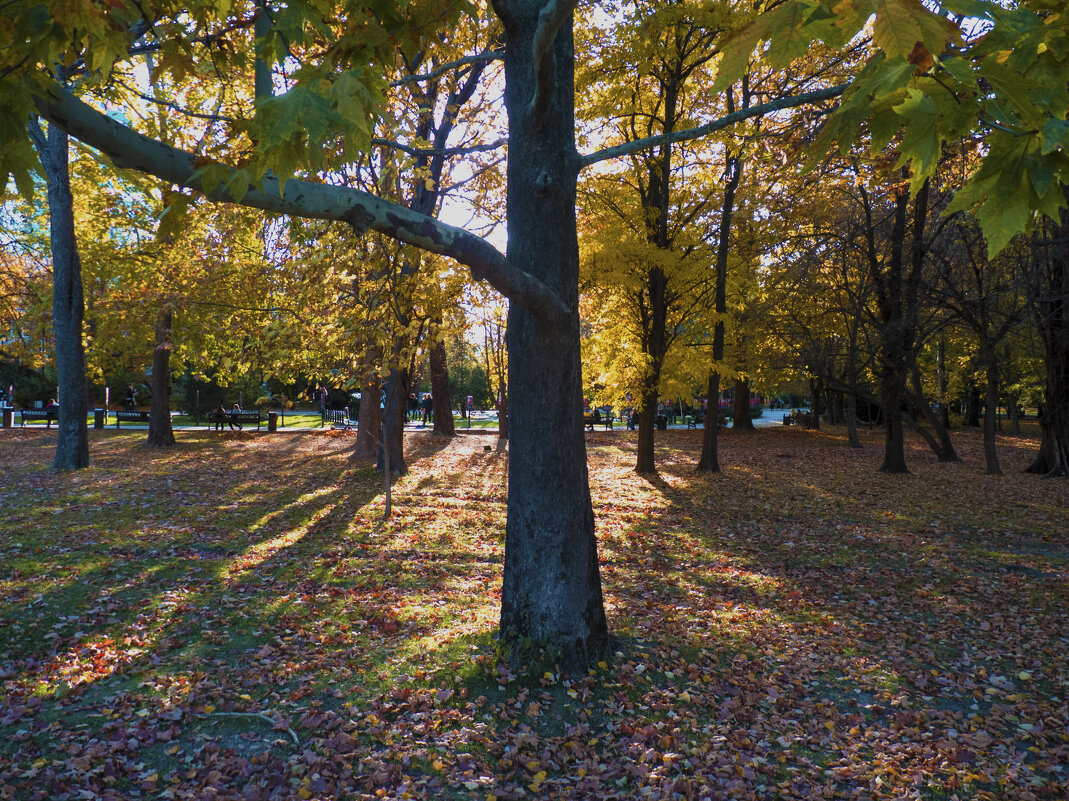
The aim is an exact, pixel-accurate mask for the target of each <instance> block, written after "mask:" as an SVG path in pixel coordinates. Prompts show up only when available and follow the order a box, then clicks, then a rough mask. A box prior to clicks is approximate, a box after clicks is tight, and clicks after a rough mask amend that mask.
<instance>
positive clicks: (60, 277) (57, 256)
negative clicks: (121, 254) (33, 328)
mask: <svg viewBox="0 0 1069 801" xmlns="http://www.w3.org/2000/svg"><path fill="white" fill-rule="evenodd" d="M28 127H29V130H30V133H31V135H32V137H33V140H34V143H35V144H36V145H37V151H38V153H39V154H40V157H41V164H42V165H43V166H44V169H45V173H46V174H47V176H48V219H49V236H50V240H51V243H52V330H53V334H54V336H55V342H56V372H57V373H58V375H59V394H60V397H59V400H60V407H59V421H58V423H57V424H56V427H57V428H58V431H57V432H56V457H55V459H54V460H53V461H52V468H53V469H54V470H76V469H78V468H82V467H86V466H88V464H89V426H88V422H87V420H86V414H87V411H88V406H89V403H88V393H87V392H86V381H85V351H84V350H83V348H82V320H83V318H84V316H85V295H84V293H83V290H82V263H81V260H80V259H79V258H78V242H77V239H76V237H75V232H74V200H73V198H72V196H71V180H70V165H69V158H70V147H69V140H68V136H67V132H66V131H65V130H63V129H62V128H61V127H60V126H58V125H49V126H48V133H47V134H46V133H44V132H43V131H42V130H41V127H40V125H39V124H38V122H37V120H36V119H33V120H31V121H30V123H29V126H28Z"/></svg>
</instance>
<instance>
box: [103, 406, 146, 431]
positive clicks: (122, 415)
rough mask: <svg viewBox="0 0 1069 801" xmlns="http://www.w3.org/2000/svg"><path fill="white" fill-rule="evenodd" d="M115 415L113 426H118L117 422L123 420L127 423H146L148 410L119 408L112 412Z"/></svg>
mask: <svg viewBox="0 0 1069 801" xmlns="http://www.w3.org/2000/svg"><path fill="white" fill-rule="evenodd" d="M112 414H114V415H115V428H119V423H120V422H122V421H123V420H125V421H126V422H127V423H147V422H148V412H143V411H140V410H138V409H120V410H116V411H114V412H112Z"/></svg>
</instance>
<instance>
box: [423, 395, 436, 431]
mask: <svg viewBox="0 0 1069 801" xmlns="http://www.w3.org/2000/svg"><path fill="white" fill-rule="evenodd" d="M420 405H421V406H422V407H423V425H427V421H428V420H430V421H432V422H433V421H434V398H433V397H432V396H431V393H429V392H425V393H423V403H421V404H420Z"/></svg>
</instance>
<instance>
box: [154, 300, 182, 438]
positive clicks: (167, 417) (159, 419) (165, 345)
mask: <svg viewBox="0 0 1069 801" xmlns="http://www.w3.org/2000/svg"><path fill="white" fill-rule="evenodd" d="M173 321H174V313H173V312H172V311H171V310H170V309H169V308H161V309H159V310H158V311H157V312H156V347H155V349H154V350H153V351H152V405H151V407H150V410H149V418H148V444H149V445H151V446H154V447H169V446H171V445H174V442H175V440H174V429H173V428H172V427H171V334H172V328H171V327H172V324H173Z"/></svg>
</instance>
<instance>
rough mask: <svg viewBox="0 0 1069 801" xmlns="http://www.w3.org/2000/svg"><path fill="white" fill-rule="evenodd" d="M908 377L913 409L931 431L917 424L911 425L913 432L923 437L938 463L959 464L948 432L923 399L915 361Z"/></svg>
mask: <svg viewBox="0 0 1069 801" xmlns="http://www.w3.org/2000/svg"><path fill="white" fill-rule="evenodd" d="M910 377H911V378H912V379H913V392H912V393H911V394H910V398H911V400H912V401H913V407H914V408H915V409H916V410H917V411H918V412H920V414H921V416H923V417H924V419H925V420H926V421H927V422H928V425H929V426H930V427H931V429H932V430H931V431H928V430H927V429H925V428H924V427H923V426H921V425H920V424H919V423H913V424H912V425H913V428H914V430H916V431H917V433H918V434H920V435H921V436H922V437H924V439H925V441H926V442H927V443H928V447H930V448H931V449H932V452H933V453H935V455H936V458H938V459H939V461H940V462H960V461H961V459H960V458H959V457H958V452H957V451H956V450H955V449H954V443H953V442H952V441H951V439H950V432H949V431H947V429H946V428H945V427H944V426H943V423H942V421H940V419H939V415H937V414H936V413H935V412H934V411H932V407H931V406H930V405H929V404H928V399H927V398H925V397H924V382H923V381H921V371H920V367H918V366H917V362H916V361H914V362H913V365H912V367H911V368H910Z"/></svg>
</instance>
